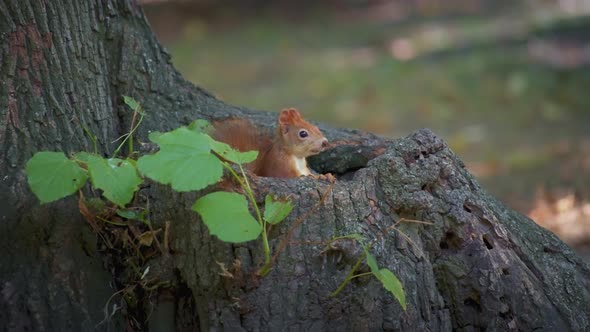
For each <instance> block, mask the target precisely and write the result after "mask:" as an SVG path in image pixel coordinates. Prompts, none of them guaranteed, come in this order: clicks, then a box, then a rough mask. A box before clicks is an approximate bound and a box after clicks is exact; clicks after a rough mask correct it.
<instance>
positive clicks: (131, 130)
mask: <svg viewBox="0 0 590 332" xmlns="http://www.w3.org/2000/svg"><path fill="white" fill-rule="evenodd" d="M137 113H139V115H140V116H139V121H137V124H136V125H135V126H134V122H135V118H136V117H137ZM144 114H145V112H143V111H142V110H141V106H138V107H137V108H136V109H134V110H133V118H132V119H131V128H130V130H129V132H128V133H127V134H125V135H123V136H121V137H125V139H123V142H121V144H119V146H118V147H117V149H116V150H115V152H113V158H115V157H116V156H117V154H118V153H119V151H120V150H121V148H122V147H123V145H125V142H127V140H129V142H130V143H129V144H130V145H129V155H131V154H132V153H133V133H134V132H135V131H136V130H137V128H139V125H140V124H141V121H142V120H143V115H144ZM121 137H119V138H121Z"/></svg>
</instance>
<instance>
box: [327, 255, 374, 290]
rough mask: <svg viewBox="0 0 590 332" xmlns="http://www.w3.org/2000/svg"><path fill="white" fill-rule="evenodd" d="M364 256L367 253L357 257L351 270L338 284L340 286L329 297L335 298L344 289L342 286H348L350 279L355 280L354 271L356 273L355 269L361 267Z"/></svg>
mask: <svg viewBox="0 0 590 332" xmlns="http://www.w3.org/2000/svg"><path fill="white" fill-rule="evenodd" d="M366 256H367V252H366V251H365V252H364V253H363V254H362V255H361V257H359V259H358V260H357V261H356V263H355V264H354V266H353V267H352V270H350V272H348V275H346V278H345V279H344V281H342V283H341V284H340V286H338V288H336V290H335V291H333V292H332V294H330V296H336V295H338V293H340V291H342V289H343V288H344V286H346V284H348V282H349V281H350V280H351V279H352V278H355V276H354V271H356V269H358V267H359V266H360V265H361V262H362V261H363V259H365V257H366Z"/></svg>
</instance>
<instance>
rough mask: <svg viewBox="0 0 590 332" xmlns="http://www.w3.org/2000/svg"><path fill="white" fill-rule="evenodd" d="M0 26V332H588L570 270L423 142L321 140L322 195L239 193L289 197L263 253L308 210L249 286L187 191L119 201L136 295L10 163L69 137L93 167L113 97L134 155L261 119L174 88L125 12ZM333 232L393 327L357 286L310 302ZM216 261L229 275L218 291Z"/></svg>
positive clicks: (332, 279)
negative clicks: (162, 134)
mask: <svg viewBox="0 0 590 332" xmlns="http://www.w3.org/2000/svg"><path fill="white" fill-rule="evenodd" d="M0 16H1V19H0V38H1V44H0V64H1V70H0V119H2V121H4V124H3V126H2V127H0V152H1V153H2V155H1V158H0V174H1V176H2V177H1V181H0V216H1V222H0V245H1V246H2V251H3V255H2V258H1V264H0V282H1V283H0V326H2V327H3V328H4V329H7V330H14V331H21V330H35V331H54V330H55V331H58V330H59V331H80V330H91V329H95V328H96V329H98V330H113V329H114V330H120V329H123V328H126V329H128V330H131V329H143V330H148V329H151V330H154V331H159V330H179V331H195V330H220V329H227V330H264V331H274V330H294V331H297V330H305V331H307V330H312V331H315V330H363V331H364V330H396V331H398V330H404V331H408V330H412V331H422V330H429V331H448V330H452V329H454V330H459V331H463V330H464V331H473V330H523V331H528V330H537V329H540V330H549V331H566V330H573V331H581V330H588V329H590V293H589V289H590V287H589V286H590V270H589V268H588V266H587V265H586V264H585V263H584V262H583V261H582V260H581V259H580V258H579V257H578V256H576V255H575V254H574V253H573V252H572V250H571V249H570V248H569V247H567V246H566V245H565V244H563V243H562V242H561V241H560V240H559V239H558V238H557V237H556V236H555V235H553V234H552V233H550V232H548V231H547V230H545V229H542V228H541V227H539V226H537V225H536V224H535V223H534V222H532V221H531V220H529V219H527V218H526V217H524V216H522V215H520V214H518V213H516V212H514V211H511V210H509V209H507V208H506V207H505V206H504V205H502V204H501V203H500V202H498V201H497V200H496V199H494V198H493V197H491V196H489V195H488V194H487V193H486V192H485V191H484V190H483V189H482V188H481V187H480V186H479V185H478V183H477V182H476V181H475V179H474V178H473V177H472V176H471V175H470V174H469V173H468V172H467V171H466V170H465V167H464V165H463V164H462V162H461V161H460V160H459V159H458V158H457V157H456V156H455V155H454V154H453V153H452V151H450V149H449V148H448V146H447V145H446V144H445V143H444V142H443V141H442V140H441V139H439V138H438V137H436V136H435V135H434V134H433V133H432V132H430V131H428V130H420V131H417V132H416V133H414V134H412V135H410V136H409V137H407V138H403V139H396V140H390V139H385V138H380V137H377V136H374V135H371V134H368V133H363V132H358V131H351V130H344V129H330V128H327V127H325V126H321V128H322V129H323V130H324V132H325V133H326V136H327V137H328V138H329V139H330V140H331V141H333V142H336V144H335V146H334V147H333V148H332V149H330V150H329V151H326V152H324V153H322V154H321V155H319V156H317V157H314V158H311V160H310V164H311V166H312V167H313V168H315V169H317V170H319V171H323V172H333V173H335V174H337V175H338V176H339V179H338V181H337V182H336V184H335V185H334V186H333V188H332V189H331V190H330V189H329V184H328V183H327V182H323V181H318V180H315V179H312V178H300V179H271V178H257V179H253V184H254V186H255V188H256V196H257V199H258V200H259V201H262V200H263V197H264V196H265V194H266V193H268V192H272V193H275V194H278V195H279V196H288V195H290V197H292V199H293V201H294V202H295V206H296V207H295V209H294V210H293V212H292V214H291V215H290V216H289V217H288V219H287V220H286V221H285V222H284V223H282V224H281V225H280V226H279V227H277V228H275V229H273V230H272V231H271V232H270V234H269V236H270V244H271V249H272V250H273V252H276V250H277V248H278V247H279V246H280V244H281V242H282V241H283V239H284V238H285V236H286V235H287V233H288V232H289V229H290V227H291V226H292V225H293V223H294V222H295V220H296V219H297V218H298V216H302V215H304V214H305V213H306V212H307V211H310V210H311V209H314V210H313V211H314V212H313V213H311V214H310V215H309V216H307V217H306V218H305V219H304V222H303V223H302V224H301V226H299V227H297V228H296V229H295V232H294V235H293V237H292V238H290V241H289V242H290V245H289V246H288V247H287V248H286V250H285V251H283V252H282V253H281V254H280V255H279V256H278V258H277V260H276V265H275V266H274V269H273V270H272V272H271V273H270V274H269V275H268V276H267V277H265V278H261V279H260V278H256V277H254V276H253V272H254V271H255V270H256V269H257V267H259V266H260V264H261V261H262V257H263V254H262V248H261V245H260V243H259V242H257V241H252V242H249V243H244V244H236V245H230V244H227V243H223V242H221V241H219V240H218V239H217V238H215V237H212V236H210V235H209V233H208V231H207V229H206V227H205V226H204V225H203V223H202V222H201V221H200V219H199V216H198V215H197V214H196V213H194V212H192V211H191V209H190V207H191V205H192V204H193V202H194V201H195V199H196V198H197V197H200V196H201V195H203V194H204V193H203V192H198V193H184V194H180V193H175V192H173V191H172V190H171V189H169V188H168V187H166V186H163V185H158V184H155V183H151V184H149V185H148V186H146V187H144V188H142V189H141V191H140V193H139V196H140V197H141V200H142V202H148V201H149V204H150V219H151V221H152V227H153V228H154V229H165V230H166V232H161V233H159V235H158V239H159V240H160V242H161V243H163V246H165V247H166V248H164V249H161V250H160V254H159V255H157V256H154V257H153V258H151V259H145V260H142V261H141V266H140V267H141V270H140V271H139V272H140V273H145V274H146V276H147V278H148V279H150V280H156V281H158V282H161V285H165V286H161V287H155V288H153V289H149V288H147V287H146V284H145V283H142V282H139V281H138V280H139V278H135V279H134V278H133V277H128V276H129V275H131V276H133V275H134V271H129V270H130V268H129V266H128V265H124V264H122V262H123V261H124V260H125V259H128V258H129V257H131V256H130V252H129V251H128V250H127V251H125V250H123V249H121V248H112V247H109V248H106V247H105V243H104V242H103V238H101V236H105V234H101V233H100V230H99V231H98V233H96V232H93V231H92V228H91V227H89V225H88V223H87V222H86V220H85V219H84V218H83V217H82V216H81V214H80V212H79V211H78V209H79V208H78V205H77V203H76V201H77V199H76V198H74V197H72V198H68V199H63V200H60V201H58V202H54V203H50V204H47V205H42V206H41V205H39V202H38V201H37V199H36V198H34V196H33V195H32V193H31V192H30V189H29V187H28V185H27V183H26V177H25V173H24V166H25V163H26V161H27V160H28V159H29V158H30V157H31V156H32V155H33V154H34V153H35V152H37V151H40V150H52V151H65V152H66V153H67V154H69V153H73V152H76V151H82V150H87V151H92V150H93V144H92V141H91V139H90V138H89V136H88V135H87V134H86V133H85V129H87V131H88V132H91V133H93V134H94V135H95V136H96V137H97V143H98V150H99V153H101V154H103V155H105V156H110V155H111V154H112V153H113V151H114V149H115V147H116V146H117V143H113V141H114V140H115V139H117V138H118V137H119V136H121V135H122V134H124V133H125V132H126V131H127V130H128V128H129V125H130V123H131V118H132V115H131V113H130V112H129V111H128V110H127V108H126V107H125V106H124V105H123V103H122V99H121V96H122V95H129V96H132V97H134V98H136V99H137V100H138V101H140V102H141V104H142V105H143V107H144V109H145V110H146V112H147V115H146V118H145V120H144V122H143V124H142V126H141V127H140V130H139V132H138V137H139V140H140V141H142V142H147V141H148V140H147V135H148V133H149V132H152V131H156V130H158V131H167V130H171V129H174V128H176V127H178V126H181V125H186V124H188V123H190V122H191V121H192V120H194V119H198V118H200V119H206V120H219V119H223V118H227V117H243V118H249V119H250V120H252V121H253V123H255V124H256V125H257V126H259V127H260V129H261V130H269V129H270V128H272V127H273V126H274V123H275V121H276V116H275V115H274V113H268V112H253V111H250V110H246V109H244V108H239V107H234V106H231V105H228V104H225V103H223V102H222V101H220V100H218V99H216V98H215V97H213V96H212V95H211V94H209V93H207V92H206V91H204V90H202V89H200V88H198V87H195V86H193V85H192V84H190V83H188V82H186V81H185V80H184V79H183V78H182V77H181V75H180V74H179V73H178V72H176V70H175V69H174V68H173V67H172V65H171V63H170V57H169V55H168V54H167V53H166V52H165V50H164V49H163V48H162V47H161V46H160V45H159V44H158V42H157V41H156V39H155V37H154V35H153V34H152V32H151V31H150V29H149V26H148V24H147V22H146V20H145V17H144V16H143V13H142V11H141V9H140V8H139V7H138V6H137V5H136V3H135V2H133V1H109V0H102V1H73V0H71V1H67V0H52V1H35V0H21V1H17V0H12V1H10V0H1V1H0ZM228 79H231V78H228ZM327 190H328V195H327V198H326V200H325V202H324V204H322V205H321V206H320V207H319V208H317V209H315V208H314V207H315V206H316V205H317V204H318V202H319V201H320V197H321V195H322V194H323V193H325V192H326V191H327ZM87 194H89V195H92V193H91V192H88V191H87ZM95 194H96V193H95ZM404 219H412V220H421V221H426V222H429V223H431V224H420V223H415V222H410V221H405V222H404V221H403V220H404ZM166 224H168V225H169V227H166ZM133 227H136V226H129V228H130V229H131V228H133ZM137 227H139V226H137ZM394 228H395V229H394ZM112 230H113V228H111V231H112ZM351 233H358V234H362V235H363V236H364V237H365V238H366V239H367V240H368V241H371V242H372V243H373V246H372V248H371V251H372V252H373V253H374V255H375V256H376V257H377V261H378V262H379V265H380V266H381V267H386V268H389V269H390V270H392V271H393V272H394V273H395V274H396V275H397V276H398V277H399V278H400V280H401V282H402V283H403V286H404V289H405V292H406V296H407V303H408V307H407V310H406V311H405V312H404V311H403V309H402V308H401V306H400V305H399V304H398V302H397V301H396V300H395V299H394V298H393V297H392V296H391V295H390V294H389V293H387V292H386V291H385V289H384V288H383V287H382V286H381V285H380V284H379V283H378V282H377V281H376V279H375V278H372V277H361V278H357V279H354V281H353V282H351V283H350V284H349V285H347V286H346V288H345V289H344V290H343V291H342V293H340V294H339V295H338V296H336V297H331V296H330V293H331V292H332V291H333V290H335V289H336V288H337V287H338V285H339V284H340V282H341V281H342V280H344V278H345V276H346V274H347V273H348V272H349V271H350V269H351V268H352V265H354V263H355V262H356V260H357V258H358V257H359V256H360V255H361V253H362V248H360V246H359V245H358V244H356V243H355V242H353V241H348V240H342V241H338V242H336V243H335V244H334V245H333V246H332V247H330V248H328V249H327V250H325V249H326V248H325V247H326V246H325V244H326V243H327V241H328V240H329V239H331V238H333V237H335V236H342V235H347V234H351ZM107 235H108V234H107ZM165 235H166V236H165ZM115 249H117V250H118V251H117V250H115ZM218 263H223V264H224V265H225V266H226V267H227V268H228V270H229V272H231V273H232V275H233V278H229V277H225V276H222V275H221V272H222V270H221V268H220V266H219V264H218ZM148 267H149V269H147V268H148ZM146 269H147V272H146ZM361 269H365V270H366V267H363V268H361ZM129 280H135V281H136V283H135V284H129ZM141 280H143V279H141ZM131 294H133V297H132V296H131ZM142 294H143V295H142ZM132 299H134V300H135V303H134V304H132V301H131V300H132ZM105 309H106V313H105ZM112 313H114V314H113V315H112V317H111V314H112Z"/></svg>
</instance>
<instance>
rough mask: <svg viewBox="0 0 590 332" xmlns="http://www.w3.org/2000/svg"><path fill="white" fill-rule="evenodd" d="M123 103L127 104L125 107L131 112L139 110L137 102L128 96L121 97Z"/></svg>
mask: <svg viewBox="0 0 590 332" xmlns="http://www.w3.org/2000/svg"><path fill="white" fill-rule="evenodd" d="M123 101H124V102H125V104H127V106H129V107H130V108H131V109H132V110H134V111H135V110H137V109H139V103H138V102H137V100H135V99H133V98H131V97H129V96H123Z"/></svg>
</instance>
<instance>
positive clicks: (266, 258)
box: [238, 164, 270, 273]
mask: <svg viewBox="0 0 590 332" xmlns="http://www.w3.org/2000/svg"><path fill="white" fill-rule="evenodd" d="M238 166H240V171H241V172H242V176H243V177H244V181H245V182H246V188H245V189H246V192H247V193H248V196H250V201H251V202H252V205H254V210H256V216H258V222H260V225H261V226H262V244H263V246H264V266H263V268H264V267H267V266H268V265H269V264H270V246H269V245H268V236H267V234H266V220H264V219H263V218H262V214H261V213H260V209H259V208H258V204H256V201H255V200H254V193H253V192H252V187H250V182H249V181H248V177H247V176H246V172H244V168H243V167H242V164H238ZM267 270H269V271H270V269H268V268H267ZM266 273H268V272H266Z"/></svg>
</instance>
